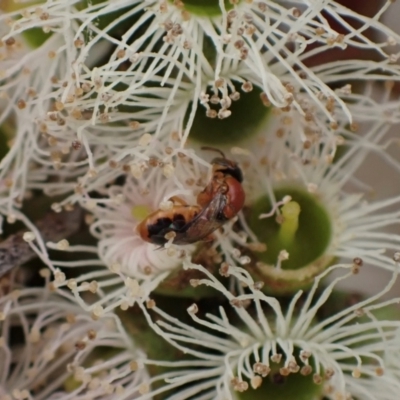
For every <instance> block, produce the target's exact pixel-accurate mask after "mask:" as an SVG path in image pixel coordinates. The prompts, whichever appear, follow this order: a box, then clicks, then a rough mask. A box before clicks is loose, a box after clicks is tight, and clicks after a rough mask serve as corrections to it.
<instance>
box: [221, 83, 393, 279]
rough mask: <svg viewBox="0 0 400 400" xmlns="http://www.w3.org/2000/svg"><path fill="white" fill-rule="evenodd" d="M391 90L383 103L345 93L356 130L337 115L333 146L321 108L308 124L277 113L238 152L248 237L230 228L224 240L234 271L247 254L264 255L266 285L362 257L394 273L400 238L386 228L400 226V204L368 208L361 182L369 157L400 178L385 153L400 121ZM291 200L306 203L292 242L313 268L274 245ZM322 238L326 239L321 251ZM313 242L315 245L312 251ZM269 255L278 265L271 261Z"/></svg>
mask: <svg viewBox="0 0 400 400" xmlns="http://www.w3.org/2000/svg"><path fill="white" fill-rule="evenodd" d="M388 86H389V90H387V91H386V92H385V93H384V95H383V96H382V97H383V98H382V101H379V100H374V98H373V97H372V94H371V92H370V91H367V92H366V93H364V94H362V95H359V94H352V93H351V92H346V94H345V97H346V98H347V99H348V100H349V102H350V103H351V107H350V111H351V112H352V115H353V116H354V119H355V121H356V123H355V124H354V125H353V126H349V125H348V124H347V122H346V119H345V116H344V114H343V113H341V112H337V121H338V125H337V126H335V127H334V130H335V132H336V135H335V137H334V138H333V139H332V140H330V139H329V135H326V132H327V131H328V130H329V129H331V128H330V127H327V126H326V124H325V123H323V122H322V120H321V118H320V117H319V116H318V115H314V114H313V112H315V109H314V107H311V108H310V109H309V118H302V117H299V114H298V113H297V112H296V111H295V110H287V111H279V110H276V111H274V113H273V115H271V116H270V117H269V119H268V122H267V124H266V126H265V127H264V128H263V130H262V131H261V132H260V133H259V134H258V135H257V136H255V137H254V138H252V139H250V140H248V142H247V144H246V148H245V149H241V148H231V152H232V153H234V155H233V156H232V157H234V158H235V159H236V161H238V162H239V165H240V166H241V167H242V169H243V172H244V180H243V186H244V189H245V192H246V205H247V206H248V208H245V210H244V215H240V218H239V222H240V224H241V227H242V231H243V232H235V231H232V230H230V229H226V232H225V234H224V235H222V236H221V237H220V239H221V240H220V242H219V244H220V245H221V251H220V253H221V255H222V257H223V258H225V261H227V262H228V263H229V264H232V265H234V264H238V263H239V264H242V265H244V264H249V263H251V259H250V258H249V257H248V255H249V254H246V251H244V252H243V248H246V247H248V248H249V249H250V250H255V251H263V250H264V252H263V253H261V254H260V256H258V255H256V254H253V255H254V256H255V258H256V259H258V260H259V261H263V262H261V263H259V264H258V265H257V267H256V268H255V269H256V270H257V272H260V275H259V277H260V279H262V275H264V277H265V278H267V279H269V278H271V279H273V280H276V279H278V280H279V279H285V280H295V279H299V280H300V281H302V280H305V281H307V280H309V279H310V278H312V277H313V276H316V275H317V274H318V273H319V271H321V270H322V269H324V268H326V266H327V265H328V264H329V262H331V260H332V259H334V258H335V257H339V258H340V259H342V260H343V262H349V261H350V260H352V259H354V258H356V257H360V258H362V259H363V260H364V262H365V263H368V264H370V265H372V266H377V267H381V268H385V269H391V268H392V267H391V263H390V255H388V252H390V251H395V250H396V249H397V247H398V245H399V243H400V238H399V236H398V235H396V234H390V233H386V231H385V229H386V228H387V227H391V226H395V225H396V224H398V223H399V222H400V220H399V218H400V214H399V212H398V211H396V209H397V208H398V205H399V202H400V197H398V196H395V197H392V198H385V199H382V200H380V201H368V195H370V194H371V192H372V188H370V187H368V186H366V185H365V184H363V183H362V182H361V181H359V180H358V179H357V178H356V175H355V172H356V171H357V169H358V168H360V167H367V165H366V163H365V160H366V157H367V155H368V154H369V153H370V152H374V153H375V154H377V155H378V156H380V157H381V158H382V160H383V161H384V162H387V163H388V164H389V165H390V166H391V167H393V169H394V170H395V172H396V173H398V171H400V163H399V161H398V160H396V159H395V158H394V157H391V156H390V155H389V154H388V153H387V152H386V148H387V147H389V146H390V145H391V144H395V143H394V140H390V139H386V135H387V132H388V131H389V129H390V128H391V127H393V126H396V124H398V123H399V122H400V115H399V112H398V110H399V103H398V101H389V100H388V98H387V97H388V95H389V94H390V85H388ZM341 90H342V91H344V89H341ZM305 102H306V99H305ZM304 107H305V108H306V106H305V103H304ZM355 131H357V132H355ZM395 140H396V139H395ZM226 150H227V149H226ZM303 196H304V198H303V204H302V203H301V201H300V200H301V199H302V197H303ZM307 199H308V200H307ZM291 200H294V201H295V202H300V203H299V204H300V214H299V216H298V217H296V221H297V222H298V227H297V228H296V230H298V233H297V235H298V236H294V235H293V237H294V239H293V240H294V241H296V240H299V241H298V243H299V245H301V246H303V247H302V251H301V253H303V254H309V255H310V254H311V253H312V250H313V249H314V250H317V252H316V253H315V254H314V256H310V257H311V258H310V257H309V258H308V259H307V261H304V260H303V261H296V259H297V258H299V259H302V258H303V256H301V254H299V248H298V249H297V250H298V251H297V253H296V249H294V250H293V251H294V252H293V253H292V251H291V250H290V249H292V247H290V244H288V245H287V246H288V247H284V244H283V243H280V245H281V249H280V250H286V251H285V253H281V252H277V250H278V249H277V248H276V246H275V245H274V244H273V242H274V240H277V239H278V233H279V230H280V229H281V228H280V227H281V226H283V225H280V224H278V223H275V220H274V218H275V217H277V218H278V219H279V218H286V217H285V216H283V214H282V213H283V211H282V210H283V208H282V206H283V205H284V204H286V203H288V202H289V201H291ZM303 206H304V207H303ZM302 207H303V208H302ZM318 208H320V209H321V210H323V214H324V215H325V217H324V218H322V217H321V215H319V216H318V215H316V214H314V213H311V214H310V212H309V211H310V210H311V209H318ZM302 213H303V215H302ZM282 216H283V217H282ZM259 217H262V219H259ZM265 217H269V219H265ZM319 218H322V219H319ZM275 227H276V229H275ZM272 228H273V229H275V230H276V232H275V230H274V231H271V229H272ZM267 232H270V233H267ZM271 232H275V233H276V234H275V233H271ZM307 235H310V236H307ZM296 237H297V239H296ZM299 237H300V239H299ZM306 237H307V238H308V239H307V241H304V240H305V238H306ZM316 237H318V238H319V237H325V238H326V239H325V243H324V244H323V245H321V247H320V248H318V245H316V241H315V238H316ZM301 239H304V240H303V241H301ZM260 242H261V245H264V249H263V248H262V246H260ZM311 242H312V243H313V246H312V247H307V246H308V244H309V243H311ZM268 246H269V247H270V249H269V250H268ZM274 246H275V247H274ZM265 249H266V252H265ZM268 251H270V253H269V254H270V255H271V257H272V255H273V256H275V257H276V258H274V259H271V257H270V256H269V255H268ZM243 253H244V255H243ZM275 253H276V254H275ZM291 253H292V254H291ZM264 256H265V257H264ZM299 256H300V257H299ZM266 259H268V261H265V260H266ZM288 260H289V261H288ZM253 261H254V260H253ZM256 261H257V260H256ZM296 262H297V264H296V266H295V267H294V266H293V263H296ZM254 263H255V262H254ZM302 263H303V264H302ZM267 264H268V265H267ZM288 265H290V266H288ZM285 266H288V267H287V268H285ZM270 267H271V268H270ZM300 267H304V268H303V269H302V270H301V271H300V272H299V274H297V278H296V276H295V275H294V273H295V271H294V270H295V269H297V268H300Z"/></svg>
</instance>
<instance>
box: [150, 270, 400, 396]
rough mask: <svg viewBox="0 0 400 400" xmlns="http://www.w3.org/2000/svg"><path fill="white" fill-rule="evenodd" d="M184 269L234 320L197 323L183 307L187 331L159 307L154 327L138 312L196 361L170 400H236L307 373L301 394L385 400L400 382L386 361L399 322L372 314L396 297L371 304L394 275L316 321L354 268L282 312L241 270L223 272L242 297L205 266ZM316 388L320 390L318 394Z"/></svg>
mask: <svg viewBox="0 0 400 400" xmlns="http://www.w3.org/2000/svg"><path fill="white" fill-rule="evenodd" d="M186 266H187V267H188V268H194V269H196V270H199V271H202V272H203V273H204V274H205V275H206V278H204V279H199V280H194V281H193V282H192V284H193V285H195V286H197V285H202V284H204V285H207V286H211V287H213V288H214V289H216V290H217V291H218V292H220V293H221V294H223V295H224V297H225V298H226V299H227V300H228V301H229V302H230V304H231V306H232V308H233V310H234V311H235V313H236V317H231V316H230V315H231V312H230V311H229V310H227V309H226V308H223V307H220V308H219V316H217V315H213V314H206V317H205V318H199V317H198V316H197V315H196V313H197V311H199V310H198V307H197V305H196V304H193V305H192V306H191V307H189V309H188V312H189V315H190V316H191V318H192V319H193V321H194V322H195V323H196V324H197V326H198V327H193V326H189V325H187V324H185V323H183V322H181V321H179V320H178V319H176V318H173V317H171V316H169V315H168V314H166V313H165V312H163V311H162V309H161V308H162V306H160V307H157V306H154V307H152V310H153V311H154V312H156V314H158V315H159V316H160V317H161V318H162V319H161V320H158V321H157V322H153V321H152V319H151V318H150V316H149V314H148V313H147V311H146V310H145V309H144V308H143V310H144V312H145V313H146V314H147V319H148V321H149V324H150V325H151V326H152V327H153V329H154V330H155V331H156V332H158V333H159V334H160V335H161V336H162V337H163V338H164V339H165V340H167V341H168V342H169V343H171V344H172V345H174V346H175V347H176V348H178V349H180V350H181V351H183V352H184V353H187V354H190V355H192V356H194V357H195V359H196V360H194V361H192V363H193V366H192V368H190V367H187V370H185V369H184V370H182V371H181V373H180V376H179V373H176V374H177V375H178V376H176V377H175V378H173V379H170V380H169V381H167V387H168V385H169V386H170V387H171V388H172V387H174V385H178V384H181V385H187V387H186V388H185V389H182V391H178V392H177V393H176V394H175V396H172V397H171V399H175V398H176V399H177V398H188V397H189V395H190V396H193V397H190V398H193V399H200V398H201V399H221V398H224V399H236V396H235V394H234V392H235V391H238V392H243V391H249V392H250V391H251V390H253V389H257V388H258V389H257V390H259V391H260V390H261V391H262V390H263V388H262V384H263V382H264V380H265V381H266V382H267V381H270V378H271V379H272V382H274V381H278V380H280V381H281V380H282V379H283V380H285V379H286V378H285V377H288V376H290V375H292V374H300V375H302V376H303V377H304V379H307V378H306V377H307V376H309V375H310V374H312V377H313V382H314V384H313V383H312V381H310V380H309V381H308V382H309V385H308V386H307V385H306V386H305V387H304V390H312V391H311V392H310V393H315V398H320V396H321V395H324V396H326V398H329V399H339V398H340V399H347V398H350V397H354V398H363V399H368V400H378V399H379V400H380V399H388V400H389V399H391V398H393V397H390V396H392V395H393V393H395V392H396V391H398V390H399V389H400V384H399V382H398V380H396V379H394V378H393V377H394V376H397V375H398V370H397V369H396V366H394V365H393V364H392V362H391V361H390V360H389V358H390V356H389V353H391V352H394V354H398V352H399V350H400V347H399V342H398V331H399V327H400V322H399V321H390V320H380V319H377V318H376V317H375V316H374V312H376V311H377V310H380V309H382V308H383V307H385V306H388V305H390V304H395V303H398V302H399V301H400V300H399V299H398V298H396V299H392V300H389V301H381V302H377V301H378V300H379V299H380V298H381V297H382V296H383V295H384V294H385V293H387V291H388V290H389V289H390V288H392V287H393V285H394V283H395V280H396V277H397V269H396V273H394V274H393V276H392V279H391V280H390V282H388V284H387V285H386V287H385V288H384V289H382V290H381V291H380V292H379V293H377V294H376V295H374V296H372V297H371V298H369V299H366V300H362V301H360V302H358V303H356V304H352V305H350V306H348V307H347V308H345V309H343V310H341V311H338V312H337V313H335V314H333V315H331V314H328V316H327V317H325V318H323V319H322V320H321V318H320V317H319V316H318V315H317V314H318V312H319V311H320V310H321V309H322V308H323V307H324V305H325V303H326V302H327V301H328V300H329V297H330V296H331V294H332V291H333V290H334V288H335V286H336V284H337V283H338V282H340V281H341V280H343V279H346V278H347V277H349V276H351V275H352V274H353V272H356V271H358V266H357V264H353V265H344V264H341V265H340V264H339V265H335V266H332V267H330V268H329V269H328V270H327V271H325V272H324V273H323V274H321V275H320V276H318V277H317V278H316V279H315V281H314V284H313V286H312V288H311V290H310V292H309V293H308V294H306V295H305V297H304V299H303V300H302V302H301V303H299V300H300V298H302V295H303V294H302V291H299V292H298V293H297V294H295V295H294V296H293V298H292V300H291V302H290V304H289V305H288V307H287V309H285V310H284V309H282V306H281V305H280V303H279V302H278V300H277V299H275V298H273V297H268V296H266V295H264V294H263V293H262V292H261V291H260V288H261V285H260V283H259V282H258V283H257V282H254V281H253V279H252V278H251V277H250V275H249V274H248V272H246V271H245V270H244V269H243V268H238V267H229V268H226V269H225V270H224V271H223V274H224V275H225V276H227V275H232V276H234V277H235V278H237V279H238V280H239V282H240V283H241V284H242V285H244V286H245V287H247V289H248V293H247V294H242V295H238V296H235V295H234V294H232V293H231V292H230V291H229V290H227V289H226V288H225V287H224V285H223V284H222V283H221V282H220V281H219V280H218V279H217V278H216V277H214V276H213V275H212V274H210V273H209V272H208V271H207V270H206V269H205V268H203V267H201V266H200V265H194V264H191V263H187V264H186ZM338 269H339V270H343V269H344V270H350V271H349V272H346V273H345V274H342V276H341V277H339V278H337V279H335V280H334V281H333V282H332V283H331V284H329V285H328V286H327V287H326V288H325V289H323V290H322V291H320V290H318V289H320V288H319V287H320V281H321V279H322V278H324V277H325V276H326V275H327V274H328V273H329V272H331V271H332V270H338ZM317 293H318V294H317ZM234 321H235V322H234ZM388 357H389V358H388ZM171 366H172V367H173V363H171ZM196 367H197V368H196ZM382 375H383V376H382ZM360 377H362V379H359V378H360ZM278 378H279V379H278ZM299 379H301V378H299ZM364 384H366V385H367V386H364ZM314 385H321V386H320V389H318V386H317V389H315V386H314ZM268 387H269V390H270V391H271V386H268ZM366 387H367V388H368V389H366ZM272 388H273V389H272V390H273V392H274V394H275V395H276V396H279V393H280V387H279V385H277V386H274V385H273V384H272ZM313 388H314V389H315V391H314V389H313ZM264 390H265V389H264ZM179 396H180V397H179ZM280 398H281V397H280Z"/></svg>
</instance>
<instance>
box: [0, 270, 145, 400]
mask: <svg viewBox="0 0 400 400" xmlns="http://www.w3.org/2000/svg"><path fill="white" fill-rule="evenodd" d="M42 275H43V276H44V277H46V280H48V277H49V271H48V270H43V271H42ZM0 331H1V347H0V354H1V360H2V362H1V365H0V372H1V373H0V398H2V399H21V400H22V399H31V400H32V399H35V400H50V399H58V400H61V399H62V400H72V399H74V400H75V399H82V400H83V399H87V398H88V396H89V397H90V398H92V399H104V400H106V399H113V398H115V396H119V398H121V399H122V398H130V399H133V398H136V397H138V396H139V394H140V393H141V392H143V389H145V390H146V389H147V387H148V384H149V383H148V382H150V381H149V376H148V373H147V371H146V368H145V367H144V364H143V362H142V361H141V360H145V358H144V356H143V354H142V353H141V352H140V350H138V349H137V348H136V347H135V345H134V343H133V342H132V340H131V339H130V338H129V337H128V335H127V333H126V332H125V330H124V328H123V327H122V325H121V322H120V321H119V319H118V317H117V316H115V315H112V314H109V315H106V316H105V317H104V318H103V319H101V320H93V319H92V317H91V316H90V315H88V314H86V313H85V312H84V311H83V310H82V309H81V307H79V306H78V305H77V304H76V303H75V302H74V300H73V298H71V296H69V295H67V294H65V293H63V292H59V293H58V294H55V293H50V291H49V290H48V289H47V288H21V289H18V288H17V287H15V286H11V289H10V287H9V286H6V285H5V281H4V282H3V292H2V296H1V299H0ZM16 332H19V333H20V336H19V334H16ZM105 349H107V350H108V351H109V353H107V351H106V350H105Z"/></svg>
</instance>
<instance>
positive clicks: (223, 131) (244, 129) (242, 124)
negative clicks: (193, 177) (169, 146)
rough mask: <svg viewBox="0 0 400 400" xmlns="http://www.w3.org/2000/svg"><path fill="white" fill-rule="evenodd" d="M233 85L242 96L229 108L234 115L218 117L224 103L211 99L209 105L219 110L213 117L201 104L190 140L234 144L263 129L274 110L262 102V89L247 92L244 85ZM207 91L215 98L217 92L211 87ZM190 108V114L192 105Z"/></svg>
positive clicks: (207, 143) (213, 143) (201, 142)
mask: <svg viewBox="0 0 400 400" xmlns="http://www.w3.org/2000/svg"><path fill="white" fill-rule="evenodd" d="M233 85H234V86H235V90H236V92H235V93H236V94H238V95H239V96H240V98H239V99H237V100H232V103H231V105H230V107H229V108H228V110H229V111H230V112H231V115H230V116H229V117H226V118H223V119H220V118H219V117H218V116H216V115H217V113H218V112H219V110H220V109H221V106H220V104H212V103H211V102H210V103H209V105H210V107H211V109H212V110H213V111H214V112H215V118H210V117H209V116H207V115H206V109H205V108H204V107H203V106H202V105H200V104H199V105H198V107H197V110H196V115H195V117H194V121H193V125H192V128H191V130H190V136H189V139H190V140H193V141H195V142H197V143H200V144H205V145H217V146H220V145H227V146H232V145H235V144H240V143H241V142H243V141H247V140H249V139H250V138H252V137H254V136H255V135H256V134H257V133H259V132H260V129H261V127H262V126H263V125H264V124H265V122H266V120H267V118H268V116H269V112H270V110H271V107H266V106H265V105H264V103H263V101H262V91H261V89H260V88H258V87H254V88H252V90H251V91H246V90H245V91H243V90H242V86H243V84H241V83H239V82H233ZM207 94H208V95H209V96H210V98H211V96H212V95H213V94H214V93H213V92H211V91H210V90H208V91H207ZM219 97H221V93H219ZM234 98H235V97H234ZM188 110H189V111H188V114H189V112H190V107H189V109H188ZM188 114H187V116H186V119H187V117H188Z"/></svg>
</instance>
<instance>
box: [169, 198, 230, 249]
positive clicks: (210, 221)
mask: <svg viewBox="0 0 400 400" xmlns="http://www.w3.org/2000/svg"><path fill="white" fill-rule="evenodd" d="M226 202H227V198H226V195H225V194H222V193H217V194H216V195H215V196H214V197H213V199H212V200H211V201H210V203H208V205H207V206H206V207H204V208H203V209H202V210H201V212H200V213H199V214H198V215H197V216H196V217H195V218H193V219H192V220H191V221H190V222H188V223H187V224H186V225H185V226H184V227H183V228H182V229H181V230H180V232H179V233H177V236H176V237H175V239H174V243H176V244H183V243H194V242H197V241H199V240H201V239H204V238H205V237H206V236H208V235H210V234H211V233H212V232H214V231H215V230H217V229H218V228H219V227H221V226H222V225H223V224H224V223H225V222H226V218H225V217H224V214H223V212H222V210H223V209H224V207H225V206H226Z"/></svg>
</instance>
